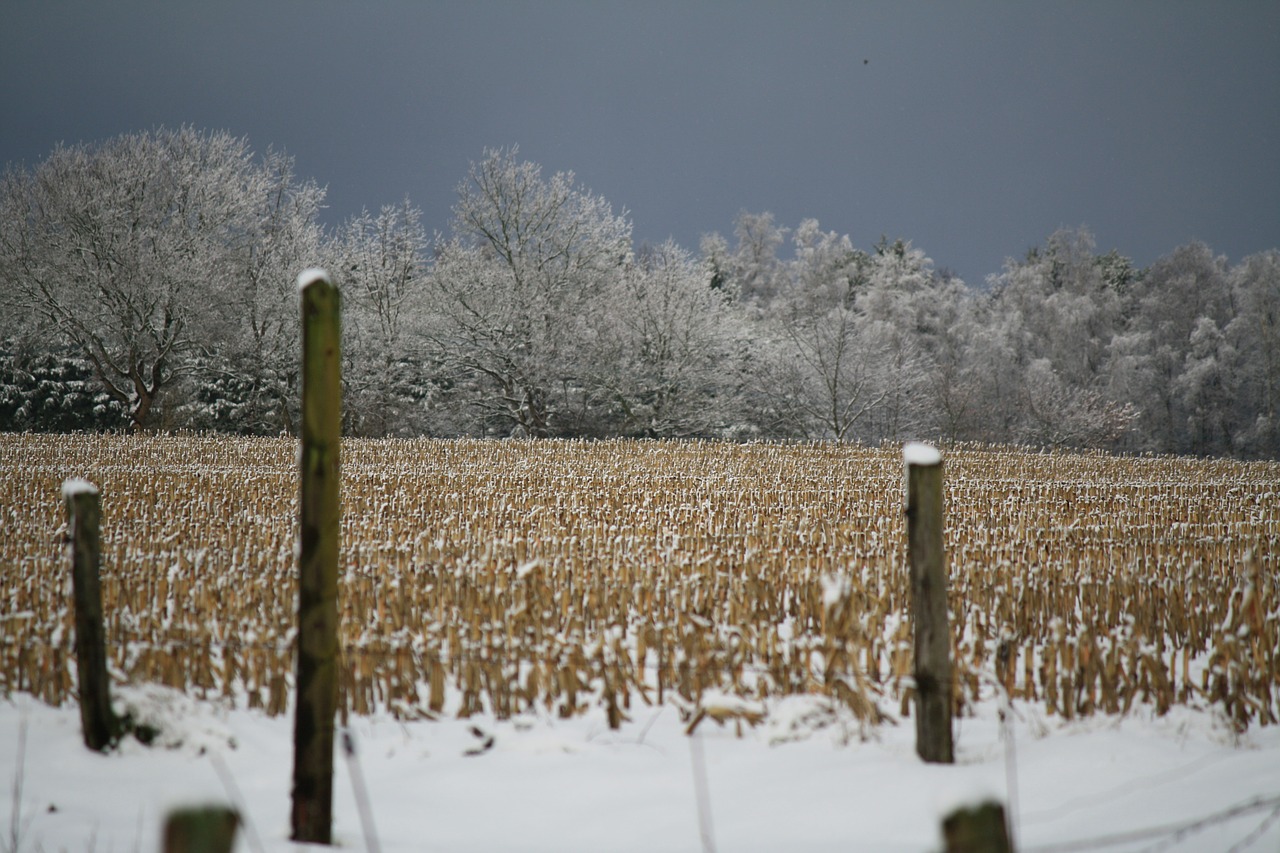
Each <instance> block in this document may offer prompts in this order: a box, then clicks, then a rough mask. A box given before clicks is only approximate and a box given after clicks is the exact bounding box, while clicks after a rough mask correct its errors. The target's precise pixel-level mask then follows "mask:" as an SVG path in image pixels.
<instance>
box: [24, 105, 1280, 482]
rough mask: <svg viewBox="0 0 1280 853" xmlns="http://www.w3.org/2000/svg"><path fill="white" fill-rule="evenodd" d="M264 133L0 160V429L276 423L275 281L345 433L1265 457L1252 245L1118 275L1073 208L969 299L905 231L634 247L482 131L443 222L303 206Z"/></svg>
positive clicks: (594, 208) (1193, 253)
mask: <svg viewBox="0 0 1280 853" xmlns="http://www.w3.org/2000/svg"><path fill="white" fill-rule="evenodd" d="M324 197H325V193H324V190H323V189H322V188H321V187H320V186H318V185H317V184H316V183H315V182H314V181H312V180H306V179H303V178H300V177H299V176H297V175H296V174H295V172H294V166H293V162H292V160H291V159H290V158H289V157H287V156H285V155H282V154H280V153H277V152H271V151H269V152H267V153H266V154H264V155H261V156H260V155H258V154H255V153H254V152H253V151H252V150H251V149H250V147H249V145H248V142H247V141H246V140H244V139H242V138H237V137H234V136H232V135H230V134H227V133H224V132H205V131H200V130H197V129H194V128H190V127H184V128H180V129H177V130H157V131H152V132H145V133H136V134H128V135H124V136H120V137H117V138H114V139H111V140H108V141H106V142H104V143H100V144H96V145H76V146H59V147H58V148H56V149H55V150H54V151H53V153H52V154H51V155H50V156H49V157H48V158H47V159H46V160H44V161H43V162H41V163H40V164H38V165H36V166H35V167H34V168H31V169H24V168H18V167H14V166H10V167H8V168H7V169H6V171H5V173H4V175H3V178H2V179H0V284H2V287H0V312H2V319H0V429H4V430H28V431H69V430H108V429H162V430H176V429H193V430H222V431H228V432H236V433H245V434H278V433H282V432H283V433H293V432H294V431H295V429H296V424H297V397H298V394H297V384H298V331H297V314H298V308H297V304H298V303H297V300H298V297H297V293H296V290H295V288H294V284H293V282H294V277H295V276H296V274H297V272H298V271H299V270H301V269H302V268H304V267H309V266H316V265H320V266H324V267H326V268H327V269H329V270H330V272H331V274H332V275H333V277H334V279H335V280H336V282H337V283H338V285H339V287H340V289H341V291H342V294H343V335H344V358H345V360H346V365H345V366H344V371H345V375H344V383H345V388H344V394H345V400H344V412H345V419H346V423H345V425H344V428H345V430H346V431H347V433H348V434H351V435H366V436H410V435H439V436H460V435H468V436H512V435H519V436H565V437H568V436H575V437H601V436H614V435H626V436H648V437H695V436H698V437H723V438H730V439H739V440H744V439H756V438H761V439H832V440H838V441H859V442H868V443H874V442H879V441H885V440H903V439H907V438H932V439H938V440H944V441H945V440H972V441H989V442H1014V443H1021V444H1031V445H1038V446H1054V447H1059V446H1065V447H1083V448H1103V449H1109V450H1119V451H1130V452H1138V451H1143V452H1145V451H1152V452H1178V453H1194V454H1209V455H1235V456H1242V457H1266V458H1276V457H1280V424H1278V423H1277V417H1276V406H1277V396H1280V251H1277V250H1268V251H1265V252H1261V253H1259V254H1256V255H1252V256H1250V257H1248V258H1245V259H1243V260H1242V261H1240V262H1238V263H1236V264H1234V265H1232V264H1230V263H1229V262H1228V261H1227V259H1225V258H1223V257H1220V256H1216V255H1214V254H1213V252H1212V251H1211V250H1210V248H1209V247H1207V246H1205V245H1203V244H1201V243H1191V244H1188V245H1185V246H1180V247H1178V248H1176V249H1174V250H1173V251H1172V252H1170V253H1169V254H1168V255H1166V256H1164V257H1162V258H1160V259H1159V260H1157V261H1156V262H1154V263H1153V264H1152V265H1151V266H1149V267H1147V268H1145V269H1143V268H1138V267H1136V266H1135V265H1134V264H1133V263H1132V262H1131V261H1130V260H1129V259H1128V258H1125V257H1124V256H1122V255H1120V254H1119V253H1117V252H1115V251H1109V252H1106V253H1099V252H1098V250H1097V248H1096V246H1095V243H1094V240H1093V237H1092V236H1091V235H1090V234H1089V232H1088V231H1087V230H1085V229H1083V228H1081V229H1067V230H1060V231H1058V232H1056V233H1054V234H1052V235H1050V236H1049V237H1048V238H1047V240H1046V241H1045V243H1044V244H1043V245H1041V246H1037V247H1035V248H1033V249H1031V250H1030V251H1028V252H1027V253H1026V255H1025V256H1023V257H1021V258H1017V259H1010V260H1008V261H1007V262H1006V264H1005V266H1004V268H1003V270H1002V271H1001V272H999V273H998V274H996V275H994V276H992V277H990V279H989V280H988V282H986V284H985V286H982V287H970V286H967V285H966V284H965V283H964V282H963V281H961V280H959V279H958V278H956V277H955V276H954V275H951V274H949V273H948V272H947V271H946V270H945V269H941V268H937V267H935V266H934V263H933V261H932V260H931V259H930V258H928V257H927V256H926V255H925V253H924V252H923V251H922V250H920V249H919V248H917V247H915V246H913V245H912V244H911V243H910V242H909V241H906V240H901V239H899V240H888V239H886V238H881V240H880V241H879V242H878V243H877V244H876V245H875V246H874V247H873V248H871V249H870V250H865V249H860V248H857V247H855V246H854V245H853V243H852V241H851V240H850V238H849V237H848V236H847V235H841V234H839V233H837V232H835V231H825V230H823V229H822V227H821V226H820V225H819V223H818V222H817V221H816V220H812V219H808V220H805V221H803V222H800V223H799V224H798V225H796V226H794V227H784V226H783V225H781V224H778V223H776V222H775V221H774V219H773V217H772V216H770V215H769V214H768V213H745V212H744V213H741V214H740V215H739V216H738V217H737V220H736V222H735V228H734V232H733V234H732V235H730V236H729V237H724V236H721V235H719V234H709V235H707V236H705V237H704V238H703V239H702V241H701V245H700V246H699V247H698V248H697V250H696V251H693V250H690V249H688V248H685V247H682V246H679V245H677V244H675V243H674V242H671V241H668V242H665V243H662V244H660V245H647V244H645V245H637V244H636V243H635V241H634V240H633V237H632V230H631V223H630V221H629V219H628V218H627V216H626V215H625V214H623V213H619V212H617V211H615V210H614V209H613V207H612V206H611V205H610V203H609V202H608V201H606V200H605V199H603V198H601V197H600V196H598V195H596V194H594V193H592V192H591V191H590V190H588V189H586V188H585V187H583V186H581V185H580V184H579V183H578V182H577V180H576V178H575V177H574V175H573V174H572V173H567V172H562V173H556V174H554V175H550V176H547V175H544V174H543V172H542V169H541V168H540V167H539V166H538V165H537V164H536V163H531V162H527V161H523V160H521V159H520V156H519V152H518V150H517V149H514V148H512V149H503V150H490V151H486V152H484V154H483V156H482V158H481V159H480V160H478V161H477V162H475V163H473V164H472V165H471V167H470V169H469V172H468V174H467V176H466V178H465V180H464V181H463V182H462V184H461V185H460V186H459V189H458V198H457V202H456V204H455V207H454V210H453V218H452V222H451V223H450V227H449V231H448V233H447V234H437V235H430V234H428V233H427V231H426V228H425V227H424V225H423V223H422V216H421V212H420V211H419V210H418V209H417V208H415V207H413V206H412V205H411V204H410V203H409V201H408V200H405V201H404V202H402V203H400V204H398V205H390V206H386V207H383V208H382V209H381V210H379V211H377V212H367V211H366V212H363V213H361V214H360V215H358V216H355V217H352V218H351V219H349V220H347V221H346V222H344V223H342V224H341V225H339V226H337V227H333V228H325V227H323V226H322V225H321V224H320V212H321V210H322V208H323V204H324Z"/></svg>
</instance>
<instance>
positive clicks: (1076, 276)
mask: <svg viewBox="0 0 1280 853" xmlns="http://www.w3.org/2000/svg"><path fill="white" fill-rule="evenodd" d="M1126 268H1127V267H1126V262H1125V261H1124V260H1123V259H1121V258H1119V256H1117V255H1115V254H1114V253H1112V254H1108V255H1105V256H1102V258H1101V259H1099V257H1098V256H1097V255H1096V254H1095V250H1094V240H1093V236H1092V235H1091V234H1090V233H1089V232H1088V231H1087V230H1085V229H1064V230H1059V231H1057V232H1054V234H1052V235H1050V237H1049V239H1048V241H1047V243H1046V245H1045V247H1044V248H1040V247H1037V248H1034V249H1032V250H1031V251H1030V252H1028V254H1027V256H1026V258H1025V259H1023V260H1022V261H1014V260H1010V261H1008V262H1006V264H1005V268H1004V270H1003V271H1002V272H1001V273H1000V275H998V276H995V277H993V279H992V299H991V303H990V305H989V306H988V313H989V315H990V317H991V328H992V329H993V330H998V335H992V336H987V337H986V338H984V339H983V341H982V343H983V345H984V346H985V347H986V348H987V352H986V353H980V354H978V358H979V360H982V361H985V362H986V363H987V364H986V368H987V370H986V372H984V374H983V375H984V376H985V377H986V380H987V382H988V383H989V388H988V391H987V393H986V395H985V397H986V406H987V409H988V411H989V412H990V413H991V414H990V416H991V419H992V422H991V423H990V424H989V426H988V429H987V433H988V434H989V435H990V436H991V437H992V438H994V439H995V440H999V441H1018V442H1030V443H1035V444H1051V445H1055V446H1056V445H1070V446H1087V447H1099V446H1114V445H1115V444H1116V443H1117V442H1118V441H1120V439H1121V438H1122V437H1123V436H1124V435H1125V434H1126V433H1127V430H1128V425H1129V424H1130V422H1131V421H1132V419H1133V417H1134V415H1135V411H1134V409H1133V407H1132V406H1131V405H1129V403H1128V401H1126V400H1123V399H1116V398H1115V397H1113V396H1112V395H1111V393H1109V391H1110V388H1109V385H1108V383H1107V381H1106V378H1105V375H1104V374H1105V369H1106V365H1107V362H1108V360H1109V359H1111V358H1113V357H1114V343H1115V338H1116V335H1117V333H1118V331H1119V330H1120V328H1121V326H1122V318H1123V316H1124V314H1125V298H1126V297H1125V295H1124V294H1123V293H1122V292H1121V290H1120V288H1119V287H1118V284H1117V283H1118V282H1119V281H1121V280H1126V279H1125V278H1124V275H1123V274H1122V273H1120V272H1117V271H1121V270H1125V269H1126Z"/></svg>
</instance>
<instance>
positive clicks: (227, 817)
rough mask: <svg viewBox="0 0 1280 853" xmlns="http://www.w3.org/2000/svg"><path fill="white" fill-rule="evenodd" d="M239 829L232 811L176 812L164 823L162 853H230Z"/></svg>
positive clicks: (195, 809) (236, 818) (236, 815)
mask: <svg viewBox="0 0 1280 853" xmlns="http://www.w3.org/2000/svg"><path fill="white" fill-rule="evenodd" d="M239 826H240V815H238V814H237V813H236V812H235V811H233V810H232V809H228V808H223V807H219V806H209V807H206V808H189V809H177V810H175V811H172V812H170V813H169V816H168V817H167V818H166V819H165V822H164V847H163V849H164V853H231V848H232V846H233V845H234V844H235V840H236V829H237V828H238V827H239Z"/></svg>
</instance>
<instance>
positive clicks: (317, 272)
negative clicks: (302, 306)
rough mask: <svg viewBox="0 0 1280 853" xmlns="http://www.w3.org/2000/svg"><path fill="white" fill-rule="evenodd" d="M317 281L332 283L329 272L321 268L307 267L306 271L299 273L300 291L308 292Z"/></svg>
mask: <svg viewBox="0 0 1280 853" xmlns="http://www.w3.org/2000/svg"><path fill="white" fill-rule="evenodd" d="M317 281H323V282H326V283H332V282H330V280H329V273H328V271H327V270H324V269H321V268H320V267H307V268H306V269H305V270H303V271H302V272H300V273H298V290H306V289H307V288H308V287H310V286H311V285H313V284H315V283H316V282H317Z"/></svg>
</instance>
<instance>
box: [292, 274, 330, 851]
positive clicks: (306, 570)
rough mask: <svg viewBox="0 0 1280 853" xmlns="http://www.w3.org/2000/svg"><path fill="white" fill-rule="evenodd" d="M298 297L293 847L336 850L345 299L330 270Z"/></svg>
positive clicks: (301, 284) (301, 281)
mask: <svg viewBox="0 0 1280 853" xmlns="http://www.w3.org/2000/svg"><path fill="white" fill-rule="evenodd" d="M298 289H299V291H300V293H301V297H302V451H301V455H300V457H299V461H300V464H301V468H302V471H301V481H302V491H301V497H300V500H299V503H298V507H299V528H300V530H299V532H300V537H301V548H300V556H299V563H298V672H297V675H298V677H297V706H296V710H295V713H294V734H293V750H294V758H293V762H294V763H293V840H295V841H304V842H310V843H313V844H329V843H330V840H331V830H332V823H333V821H332V813H333V743H334V741H333V738H334V714H335V713H336V711H337V706H338V533H339V526H340V524H341V509H340V506H339V496H338V485H339V482H338V478H339V474H340V465H339V450H340V443H341V436H342V372H341V371H342V362H341V342H340V337H339V335H340V331H339V328H340V323H339V307H340V296H339V294H338V289H337V288H336V287H334V285H333V283H332V282H331V281H330V280H329V276H328V274H327V273H325V272H324V271H323V270H316V269H311V270H307V271H305V272H303V273H302V274H301V275H300V276H298Z"/></svg>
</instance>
